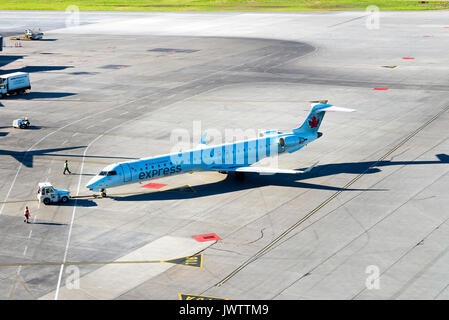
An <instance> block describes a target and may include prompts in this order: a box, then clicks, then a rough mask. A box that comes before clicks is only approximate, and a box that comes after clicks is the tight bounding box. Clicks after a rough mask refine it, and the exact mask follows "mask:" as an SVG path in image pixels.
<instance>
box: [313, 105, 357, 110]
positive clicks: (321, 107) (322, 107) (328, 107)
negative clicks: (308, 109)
mask: <svg viewBox="0 0 449 320" xmlns="http://www.w3.org/2000/svg"><path fill="white" fill-rule="evenodd" d="M312 108H313V110H314V111H326V112H355V111H356V110H355V109H349V108H342V107H336V106H333V105H330V104H320V103H317V104H313V105H312Z"/></svg>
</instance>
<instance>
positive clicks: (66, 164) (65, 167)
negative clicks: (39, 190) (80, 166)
mask: <svg viewBox="0 0 449 320" xmlns="http://www.w3.org/2000/svg"><path fill="white" fill-rule="evenodd" d="M66 171H68V172H69V174H71V172H70V170H69V163H68V162H67V160H66V161H65V162H64V174H65V172H66Z"/></svg>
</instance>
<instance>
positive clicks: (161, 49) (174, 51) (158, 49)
mask: <svg viewBox="0 0 449 320" xmlns="http://www.w3.org/2000/svg"><path fill="white" fill-rule="evenodd" d="M148 51H150V52H165V53H192V52H197V51H200V50H195V49H172V48H154V49H150V50H148Z"/></svg>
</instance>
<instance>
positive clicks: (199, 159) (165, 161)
mask: <svg viewBox="0 0 449 320" xmlns="http://www.w3.org/2000/svg"><path fill="white" fill-rule="evenodd" d="M334 111H341V112H354V111H355V110H354V109H348V108H342V107H336V106H333V105H331V104H327V101H321V102H320V103H314V104H312V108H311V110H310V113H309V115H308V116H307V118H306V120H305V121H304V123H303V124H302V125H301V126H300V127H298V128H295V129H293V130H292V131H291V132H287V133H283V132H280V131H277V130H269V131H265V132H263V133H262V134H261V136H260V137H257V138H254V139H247V140H243V141H236V142H230V143H224V144H220V145H214V146H207V145H206V142H205V139H206V135H203V137H202V138H201V142H200V144H199V145H198V146H197V148H196V149H191V150H187V151H179V152H176V153H170V154H164V155H159V156H155V157H148V158H140V159H137V160H131V161H126V162H120V163H113V164H111V165H108V166H107V167H105V168H103V169H102V170H101V171H100V173H98V174H97V175H96V176H95V177H93V178H92V179H91V180H90V181H89V182H88V183H87V185H86V188H87V189H89V190H92V191H94V192H100V193H101V196H103V197H105V196H106V189H107V188H112V187H117V186H122V185H126V184H131V183H137V182H142V181H148V180H152V179H156V178H161V177H165V176H173V175H176V174H182V173H191V172H194V171H218V172H220V173H234V174H235V175H236V177H237V178H242V177H243V175H244V173H259V174H276V173H283V174H300V173H307V172H310V171H311V170H312V169H313V167H314V166H315V165H316V164H317V163H315V164H313V165H312V166H311V167H309V168H308V169H306V170H291V169H278V168H269V167H257V166H252V165H253V164H255V163H256V162H259V161H260V160H262V159H264V158H266V157H270V156H274V155H277V154H281V153H284V152H288V153H293V152H296V151H298V150H300V149H301V148H303V147H304V146H306V145H307V144H309V143H311V142H312V141H314V140H316V139H318V138H320V137H321V136H322V135H323V134H322V133H321V132H318V129H319V127H320V125H321V122H322V120H323V117H324V114H325V113H326V112H334Z"/></svg>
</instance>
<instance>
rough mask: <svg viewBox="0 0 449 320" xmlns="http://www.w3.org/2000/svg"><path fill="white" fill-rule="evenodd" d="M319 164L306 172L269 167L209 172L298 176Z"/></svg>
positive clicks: (225, 169) (222, 169) (237, 168)
mask: <svg viewBox="0 0 449 320" xmlns="http://www.w3.org/2000/svg"><path fill="white" fill-rule="evenodd" d="M317 164H318V162H316V163H314V164H313V165H311V166H310V167H309V168H307V169H306V170H292V169H279V168H269V167H234V168H221V167H212V168H210V169H209V170H213V171H225V172H247V173H259V174H275V173H284V174H298V173H307V172H310V170H312V169H313V168H314V167H315V166H316V165H317Z"/></svg>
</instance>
